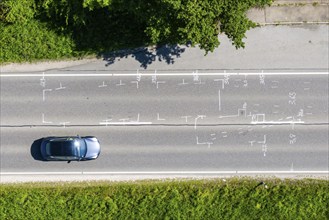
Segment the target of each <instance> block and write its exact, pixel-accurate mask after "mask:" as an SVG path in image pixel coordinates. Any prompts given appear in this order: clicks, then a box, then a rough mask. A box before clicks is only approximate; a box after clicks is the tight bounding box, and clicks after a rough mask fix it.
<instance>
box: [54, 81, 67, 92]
mask: <svg viewBox="0 0 329 220" xmlns="http://www.w3.org/2000/svg"><path fill="white" fill-rule="evenodd" d="M61 89H66V87H63V86H62V83H61V82H60V83H59V87H58V88H56V89H55V90H61Z"/></svg>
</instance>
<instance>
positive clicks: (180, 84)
mask: <svg viewBox="0 0 329 220" xmlns="http://www.w3.org/2000/svg"><path fill="white" fill-rule="evenodd" d="M187 84H188V83H187V82H185V80H184V79H183V82H181V83H178V85H179V86H182V85H187Z"/></svg>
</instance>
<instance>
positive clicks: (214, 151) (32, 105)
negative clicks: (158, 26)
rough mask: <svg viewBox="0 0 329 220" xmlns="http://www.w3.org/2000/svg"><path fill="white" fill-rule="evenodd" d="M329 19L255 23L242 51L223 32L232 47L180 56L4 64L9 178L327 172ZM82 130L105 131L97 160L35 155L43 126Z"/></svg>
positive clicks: (51, 131) (4, 159)
mask: <svg viewBox="0 0 329 220" xmlns="http://www.w3.org/2000/svg"><path fill="white" fill-rule="evenodd" d="M326 30H328V26H321V25H320V26H317V27H302V28H292V29H289V33H288V32H287V28H286V27H283V28H281V29H280V28H279V29H278V28H277V27H273V28H268V27H266V28H265V29H258V30H253V31H252V32H250V34H249V35H248V36H249V38H248V40H250V38H251V39H252V40H250V41H251V42H249V43H248V42H247V45H250V44H254V47H251V48H250V47H247V48H246V50H244V51H236V52H234V51H235V50H234V51H233V49H232V46H228V45H227V43H225V40H223V41H222V42H223V44H224V45H222V47H224V48H221V49H220V50H219V51H221V52H218V53H221V54H222V51H224V52H225V53H226V55H227V57H224V58H223V59H218V58H216V59H217V60H216V59H215V56H217V55H219V54H217V55H216V52H215V53H214V54H212V55H210V57H208V58H205V57H203V54H202V52H197V54H196V50H195V49H189V48H188V49H186V51H185V55H182V57H181V58H177V59H175V60H176V62H175V63H172V64H170V65H168V64H167V63H166V60H164V61H159V60H158V58H159V57H160V56H162V58H163V54H162V55H160V56H159V55H156V56H155V57H153V58H154V59H155V61H152V62H151V63H149V64H148V65H147V67H148V69H147V70H141V69H140V66H139V65H140V64H141V63H142V64H143V62H144V61H145V59H144V58H145V57H144V58H141V57H139V58H140V59H139V58H138V57H136V54H135V55H132V56H130V55H129V56H127V57H116V58H114V59H112V60H111V59H110V58H109V59H106V60H103V61H97V62H94V63H90V64H86V65H82V66H76V67H70V68H66V69H59V70H49V71H46V72H45V73H44V74H43V73H42V72H28V73H24V74H25V75H24V76H23V75H22V74H20V73H1V78H0V79H1V97H0V98H1V106H0V110H1V118H0V119H1V121H0V125H1V128H0V129H1V134H0V135H1V136H0V137H1V139H0V146H1V148H0V150H1V158H0V160H1V174H2V175H1V181H5V179H6V178H7V177H8V176H15V175H16V174H17V176H19V175H24V174H26V173H29V174H30V175H31V176H32V177H34V176H35V174H38V173H47V175H48V174H49V175H48V177H46V179H49V178H50V176H53V174H54V173H57V174H59V173H64V174H65V173H70V172H71V173H72V172H76V174H81V173H88V172H90V174H96V173H97V172H101V173H102V174H111V175H113V174H114V173H116V174H120V173H125V174H129V175H132V174H134V173H135V174H138V173H152V174H161V173H162V174H163V173H167V174H170V175H172V174H173V173H175V172H176V173H182V174H184V173H185V174H192V173H199V174H201V175H202V174H207V175H208V174H220V173H225V172H226V173H237V172H254V173H258V174H260V173H278V172H287V173H289V172H291V173H294V172H304V173H309V174H310V173H312V172H313V173H314V172H315V173H316V172H318V173H319V172H320V173H322V174H325V175H327V174H328V153H329V149H328V139H329V137H328V131H329V129H328V84H329V80H328V77H329V75H328V69H327V67H328V47H323V45H328V38H326V37H325V36H324V33H328V32H326ZM275 33H286V36H282V35H278V34H277V35H275ZM253 37H254V39H253ZM264 37H265V38H264ZM269 39H271V41H270V43H271V44H268V45H267V44H265V43H264V41H265V42H267V41H269ZM284 39H285V40H284ZM255 42H257V43H255ZM305 42H308V43H307V44H306V43H305ZM267 43H269V42H267ZM257 44H258V46H257ZM266 45H267V46H266ZM228 47H230V49H227V48H228ZM261 51H264V53H263V54H262V55H260V52H261ZM265 51H266V53H265ZM280 53H281V55H280V56H279V54H280ZM139 55H140V54H139ZM134 56H135V57H134ZM183 56H187V57H185V58H184V57H183ZM221 57H223V56H221ZM238 57H240V58H241V57H243V58H244V59H241V60H238ZM261 57H263V58H264V59H261ZM137 58H138V59H137ZM153 58H152V59H153ZM180 59H181V60H180ZM207 59H208V61H207ZM133 60H134V61H136V60H139V61H143V62H141V63H137V64H136V63H133ZM146 61H147V60H146ZM178 61H179V62H178ZM226 61H227V62H226ZM147 62H148V61H147ZM207 63H208V64H209V65H208V66H209V68H206V67H207V65H206V64H207ZM197 64H199V67H200V68H198V69H199V70H198V71H197V70H196V69H194V67H196V66H197ZM163 65H165V66H166V68H163ZM219 67H223V68H219ZM242 67H245V69H244V70H242V69H241V68H242ZM266 67H267V68H266ZM213 68H215V69H213ZM234 68H236V69H237V70H233V69H234ZM134 69H140V70H139V72H138V71H136V70H134ZM151 69H152V70H151ZM155 69H157V72H155ZM193 69H194V70H193ZM223 69H227V70H226V71H224V70H223ZM76 134H79V135H82V136H83V135H95V136H97V137H98V138H99V140H100V142H101V146H102V152H101V155H100V157H99V158H98V159H97V160H95V161H88V162H72V163H70V164H67V163H62V162H43V161H40V160H38V158H37V157H35V150H36V146H37V142H38V140H39V139H40V138H42V137H46V136H56V135H58V136H64V135H76ZM49 172H50V173H49ZM92 178H95V177H92ZM14 179H15V178H14ZM66 179H67V178H66Z"/></svg>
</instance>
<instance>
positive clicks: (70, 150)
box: [41, 136, 101, 161]
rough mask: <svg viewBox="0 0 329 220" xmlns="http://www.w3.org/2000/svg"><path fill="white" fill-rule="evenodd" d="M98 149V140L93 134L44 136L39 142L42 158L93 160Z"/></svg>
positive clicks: (97, 153) (98, 152)
mask: <svg viewBox="0 0 329 220" xmlns="http://www.w3.org/2000/svg"><path fill="white" fill-rule="evenodd" d="M100 151H101V148H100V144H99V141H98V140H97V138H96V137H93V136H87V137H80V136H73V137H46V138H43V140H42V142H41V156H42V158H43V159H44V160H54V161H82V160H94V159H96V158H97V157H98V156H99V154H100Z"/></svg>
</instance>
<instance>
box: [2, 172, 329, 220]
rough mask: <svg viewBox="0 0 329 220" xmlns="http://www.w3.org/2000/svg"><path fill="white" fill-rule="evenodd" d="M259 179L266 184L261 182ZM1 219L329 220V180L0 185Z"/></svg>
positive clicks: (247, 179) (219, 180)
mask: <svg viewBox="0 0 329 220" xmlns="http://www.w3.org/2000/svg"><path fill="white" fill-rule="evenodd" d="M262 181H264V182H265V184H262ZM0 189H1V192H0V213H1V214H0V219H1V220H5V219H316V220H321V219H328V216H329V211H328V207H329V194H328V192H329V187H328V180H320V179H301V180H299V179H284V180H282V179H265V180H264V179H263V180H260V179H250V178H231V179H226V180H225V181H224V180H222V179H212V180H168V181H137V182H104V181H103V182H75V183H28V184H1V185H0Z"/></svg>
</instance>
